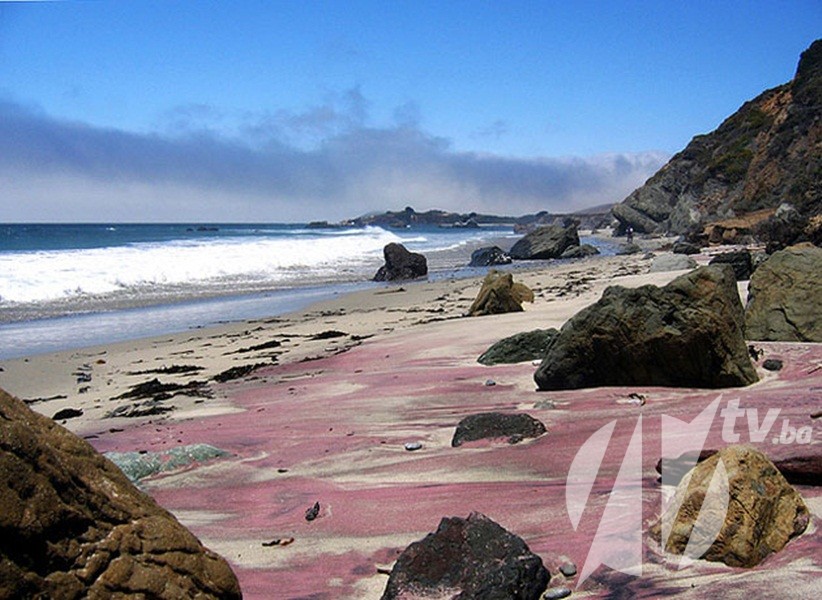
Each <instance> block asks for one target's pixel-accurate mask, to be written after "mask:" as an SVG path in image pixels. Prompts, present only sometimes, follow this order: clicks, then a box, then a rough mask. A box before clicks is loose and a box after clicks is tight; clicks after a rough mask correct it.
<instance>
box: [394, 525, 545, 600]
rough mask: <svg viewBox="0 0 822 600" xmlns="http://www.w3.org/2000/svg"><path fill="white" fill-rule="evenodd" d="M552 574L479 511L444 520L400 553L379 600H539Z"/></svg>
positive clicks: (515, 538)
mask: <svg viewBox="0 0 822 600" xmlns="http://www.w3.org/2000/svg"><path fill="white" fill-rule="evenodd" d="M550 579H551V575H550V574H549V573H548V570H547V569H546V568H545V566H544V565H543V564H542V559H540V557H539V556H537V555H536V554H534V553H533V552H531V550H530V549H529V548H528V545H527V544H526V543H525V542H524V541H523V540H522V538H520V537H518V536H516V535H514V534H512V533H511V532H509V531H507V530H505V529H504V528H503V527H501V526H500V525H498V524H497V523H495V522H494V521H492V520H491V519H489V518H488V517H486V516H485V515H483V514H481V513H471V514H470V515H469V516H468V518H467V519H463V518H460V517H451V518H444V519H442V521H440V524H439V527H438V528H437V531H436V532H434V533H430V534H428V535H427V536H426V537H425V538H424V539H422V540H420V541H418V542H414V543H413V544H411V545H410V546H408V547H407V548H406V549H405V550H404V551H403V552H402V554H400V556H399V558H398V559H397V562H396V563H395V564H394V568H393V569H391V575H390V576H389V578H388V584H387V585H386V588H385V591H384V592H383V595H382V600H401V599H405V598H459V599H462V600H472V599H474V600H479V599H482V600H538V599H539V598H540V596H541V595H542V592H543V591H544V590H545V588H546V587H547V586H548V582H549V581H550Z"/></svg>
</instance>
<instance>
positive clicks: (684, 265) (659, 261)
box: [650, 254, 696, 273]
mask: <svg viewBox="0 0 822 600" xmlns="http://www.w3.org/2000/svg"><path fill="white" fill-rule="evenodd" d="M695 268H696V261H695V260H694V259H693V258H691V257H690V256H687V255H685V254H660V255H659V256H657V257H655V258H654V262H652V263H651V268H650V271H651V273H664V272H668V271H685V270H688V269H695Z"/></svg>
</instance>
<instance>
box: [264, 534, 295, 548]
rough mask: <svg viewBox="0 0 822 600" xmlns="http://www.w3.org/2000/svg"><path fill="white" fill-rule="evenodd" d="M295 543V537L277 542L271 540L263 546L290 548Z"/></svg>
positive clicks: (276, 540)
mask: <svg viewBox="0 0 822 600" xmlns="http://www.w3.org/2000/svg"><path fill="white" fill-rule="evenodd" d="M293 543H294V538H293V537H287V538H277V539H275V540H271V541H270V542H263V543H262V546H263V547H265V548H270V547H271V546H288V545H289V544H293Z"/></svg>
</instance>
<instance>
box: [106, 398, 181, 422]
mask: <svg viewBox="0 0 822 600" xmlns="http://www.w3.org/2000/svg"><path fill="white" fill-rule="evenodd" d="M163 401H164V399H160V398H152V399H151V400H144V401H143V402H138V403H135V404H124V405H123V406H118V407H117V408H115V409H112V410H110V411H108V412H107V413H106V414H105V415H104V416H103V418H104V419H115V418H117V417H123V418H126V419H134V418H137V417H152V416H155V415H162V414H164V413H167V412H171V411H172V410H174V407H173V406H169V405H167V404H163Z"/></svg>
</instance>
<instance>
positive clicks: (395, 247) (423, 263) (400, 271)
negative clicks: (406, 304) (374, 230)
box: [374, 242, 428, 281]
mask: <svg viewBox="0 0 822 600" xmlns="http://www.w3.org/2000/svg"><path fill="white" fill-rule="evenodd" d="M383 256H384V257H385V264H384V265H383V266H381V267H380V268H379V270H378V271H377V273H376V275H374V281H397V280H404V279H418V278H420V277H425V276H426V275H428V261H427V260H426V258H425V256H423V255H422V254H419V253H417V252H409V251H408V249H407V248H406V247H405V246H403V245H402V244H398V243H396V242H391V243H390V244H387V245H386V246H385V247H384V248H383Z"/></svg>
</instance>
